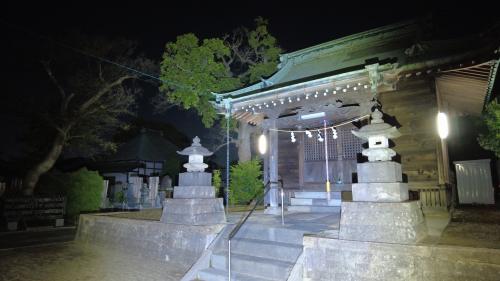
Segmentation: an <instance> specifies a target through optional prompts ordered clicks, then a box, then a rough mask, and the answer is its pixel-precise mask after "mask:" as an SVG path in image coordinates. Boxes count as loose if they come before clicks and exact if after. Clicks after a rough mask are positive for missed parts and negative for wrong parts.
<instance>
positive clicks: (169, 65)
mask: <svg viewBox="0 0 500 281" xmlns="http://www.w3.org/2000/svg"><path fill="white" fill-rule="evenodd" d="M229 54H230V50H229V48H228V47H226V46H225V45H224V42H223V41H222V40H221V39H205V40H203V41H201V42H200V40H199V39H198V38H197V37H196V36H195V35H194V34H192V33H189V34H185V35H181V36H178V37H177V40H176V42H170V43H167V45H166V48H165V53H164V54H163V61H162V63H161V68H160V69H161V78H162V79H163V80H165V81H166V82H163V83H162V85H161V87H160V89H161V90H162V91H164V92H167V93H168V95H167V100H168V101H169V102H171V103H174V104H177V105H181V106H182V107H183V108H184V109H190V108H195V109H197V110H198V113H199V114H200V115H201V116H202V121H203V124H205V126H207V127H209V126H211V125H212V124H213V121H214V120H215V119H216V112H215V110H214V109H213V108H212V106H211V104H210V100H211V99H212V92H218V91H223V90H227V89H231V88H235V87H237V86H238V85H239V83H238V80H237V79H235V78H233V77H231V74H230V73H229V72H228V70H227V69H226V67H225V66H224V64H223V63H222V62H221V61H220V58H221V57H224V56H228V55H229Z"/></svg>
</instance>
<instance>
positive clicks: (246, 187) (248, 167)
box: [229, 159, 264, 204]
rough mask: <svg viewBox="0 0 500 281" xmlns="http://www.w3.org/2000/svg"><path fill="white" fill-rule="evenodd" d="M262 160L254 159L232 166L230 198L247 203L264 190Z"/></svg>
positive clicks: (238, 202)
mask: <svg viewBox="0 0 500 281" xmlns="http://www.w3.org/2000/svg"><path fill="white" fill-rule="evenodd" d="M261 170H262V169H261V164H260V161H259V160H257V159H253V160H250V161H246V162H240V163H238V164H236V165H233V166H231V182H230V194H229V200H230V201H231V202H232V203H237V204H247V203H249V202H250V200H252V199H254V198H255V197H256V196H258V195H260V194H262V193H263V191H264V185H263V183H262V179H261V177H262V171H261Z"/></svg>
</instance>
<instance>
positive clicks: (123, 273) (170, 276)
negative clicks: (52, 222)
mask: <svg viewBox="0 0 500 281" xmlns="http://www.w3.org/2000/svg"><path fill="white" fill-rule="evenodd" d="M186 270H187V269H186V268H182V267H181V266H178V265H176V264H174V263H162V262H157V261H153V260H150V259H148V260H146V259H141V258H138V257H134V256H131V255H124V254H122V253H120V252H117V251H112V250H109V249H103V248H97V247H93V246H82V245H79V244H78V243H74V242H69V243H58V244H52V245H43V246H36V247H25V248H18V249H13V250H0V281H67V280H72V281H115V280H116V281H142V280H144V281H160V280H161V281H173V280H180V279H181V278H182V276H183V274H184V272H185V271H186Z"/></svg>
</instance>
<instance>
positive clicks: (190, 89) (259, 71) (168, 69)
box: [158, 18, 282, 161]
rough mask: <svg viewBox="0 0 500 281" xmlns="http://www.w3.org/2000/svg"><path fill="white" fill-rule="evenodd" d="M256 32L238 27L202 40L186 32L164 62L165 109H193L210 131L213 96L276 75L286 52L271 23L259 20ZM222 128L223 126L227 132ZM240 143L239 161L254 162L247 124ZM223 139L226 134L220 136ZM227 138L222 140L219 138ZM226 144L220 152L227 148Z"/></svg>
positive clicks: (239, 127)
mask: <svg viewBox="0 0 500 281" xmlns="http://www.w3.org/2000/svg"><path fill="white" fill-rule="evenodd" d="M255 24H256V27H255V29H254V30H248V29H246V28H238V29H236V30H234V31H233V32H232V33H231V34H228V35H225V36H223V37H222V38H211V39H204V40H200V39H198V38H197V37H196V35H194V34H191V33H189V34H184V35H181V36H179V37H177V40H176V41H175V42H169V43H167V45H166V48H165V52H164V54H163V60H162V62H161V68H160V71H161V78H162V80H163V82H162V83H161V87H160V89H161V91H162V92H163V93H164V95H161V97H162V98H163V101H161V102H159V103H158V106H159V107H160V109H161V108H166V107H167V105H170V104H176V105H180V106H182V107H183V108H185V109H190V108H194V109H195V110H197V112H198V114H199V115H200V116H201V118H202V122H203V124H204V125H205V126H206V127H212V126H213V125H214V122H216V121H217V120H218V115H217V112H216V110H215V109H214V108H213V106H212V104H211V102H212V101H213V94H212V93H214V92H219V93H220V92H225V91H229V90H232V89H235V88H238V87H242V86H245V85H248V84H251V83H254V82H256V81H258V80H259V79H261V78H262V77H267V76H269V75H271V74H272V73H273V72H275V71H276V66H277V64H278V62H279V54H280V53H281V52H282V50H281V48H280V47H279V46H278V44H277V40H276V38H275V37H274V36H272V35H271V34H270V33H269V31H268V29H267V25H268V22H267V21H266V20H264V19H262V18H257V19H256V20H255ZM221 123H223V124H222V125H223V126H220V125H219V126H218V127H219V128H224V125H225V122H221ZM235 128H236V129H237V130H238V140H236V139H231V140H230V143H236V144H237V145H238V148H239V153H238V154H239V159H240V161H247V160H250V156H251V154H250V143H249V139H250V134H251V133H252V130H251V128H250V127H249V125H248V124H238V125H237V126H235ZM222 135H225V134H222ZM220 139H224V138H219V140H220ZM225 143H226V142H225V141H224V142H223V144H222V145H220V146H218V147H217V148H221V147H222V146H224V145H225Z"/></svg>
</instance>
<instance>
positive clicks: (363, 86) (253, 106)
mask: <svg viewBox="0 0 500 281" xmlns="http://www.w3.org/2000/svg"><path fill="white" fill-rule="evenodd" d="M344 87H345V88H344ZM344 87H340V86H336V87H334V88H333V89H328V88H327V89H325V90H324V92H323V94H322V95H323V96H327V95H328V94H329V93H331V94H332V95H336V94H337V93H347V91H348V90H352V91H358V90H359V89H368V87H369V85H368V84H362V83H355V84H354V85H352V84H346V85H345V86H344ZM320 95H321V93H320V92H319V91H315V92H314V93H312V92H311V93H304V94H302V95H297V96H294V97H283V98H278V99H276V100H271V101H270V102H263V103H256V104H250V105H247V106H241V107H239V108H238V109H236V110H245V111H246V112H248V111H252V112H255V111H256V110H259V109H262V108H269V107H275V106H278V105H279V104H281V105H283V104H285V103H292V102H294V101H297V102H300V101H301V99H302V98H304V99H306V100H308V99H309V98H310V97H314V98H318V97H319V96H320Z"/></svg>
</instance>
